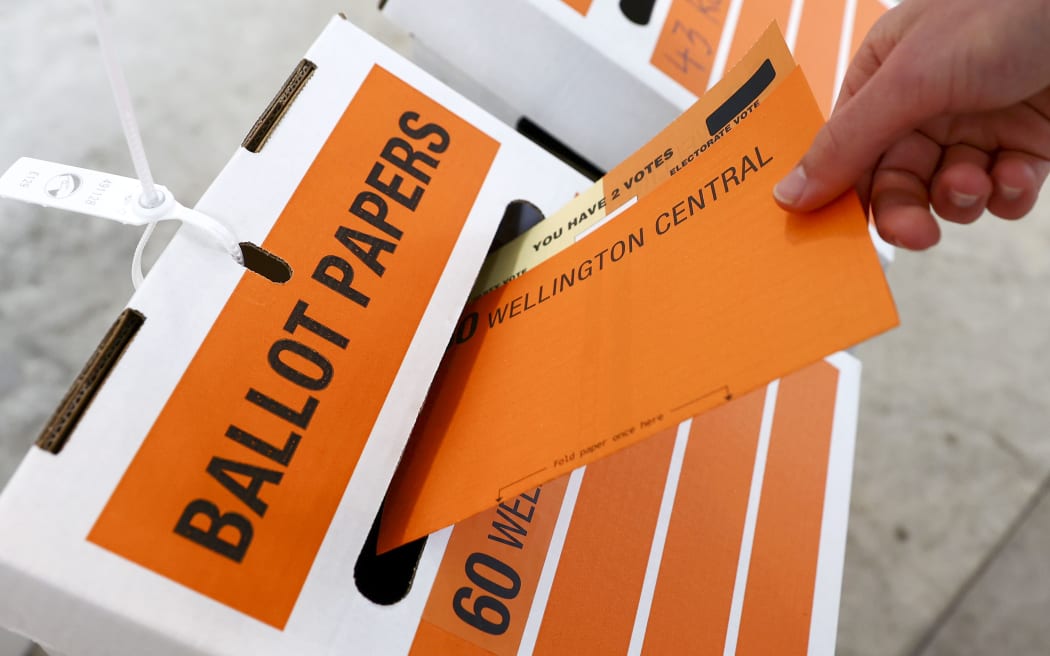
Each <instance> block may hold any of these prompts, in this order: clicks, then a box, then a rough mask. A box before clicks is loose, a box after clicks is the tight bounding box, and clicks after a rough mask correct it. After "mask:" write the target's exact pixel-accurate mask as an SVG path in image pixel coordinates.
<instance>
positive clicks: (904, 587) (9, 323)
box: [0, 0, 1050, 656]
mask: <svg viewBox="0 0 1050 656" xmlns="http://www.w3.org/2000/svg"><path fill="white" fill-rule="evenodd" d="M110 5H111V7H112V11H113V15H114V18H115V28H116V32H117V34H118V48H119V50H120V52H121V53H122V55H123V60H124V61H125V65H126V67H127V76H128V79H129V83H130V85H131V88H132V90H133V95H134V100H135V103H136V108H137V110H138V113H139V119H140V122H141V124H142V130H143V135H144V140H145V144H146V147H147V151H148V153H149V155H150V160H151V163H152V164H153V169H154V175H155V176H156V177H157V179H158V180H159V181H160V182H162V183H163V184H165V185H167V186H168V187H170V188H171V189H173V190H174V191H175V192H176V194H177V195H178V197H179V198H180V200H181V201H182V202H183V203H186V204H191V203H193V202H195V200H196V199H197V197H199V196H200V194H201V193H202V192H203V191H204V189H205V187H206V186H207V184H208V183H209V181H210V180H211V179H212V178H213V177H214V175H215V174H216V173H217V172H218V171H219V169H220V168H221V167H222V165H223V163H224V162H225V161H226V159H227V158H228V157H229V155H230V154H231V153H232V152H233V151H234V149H235V148H236V147H237V145H238V144H239V143H240V140H241V138H242V136H243V134H244V132H245V131H246V130H247V129H248V128H249V127H250V126H251V124H252V122H253V121H254V119H255V117H256V115H257V114H258V113H259V111H260V110H261V109H262V108H263V107H264V106H265V105H266V103H267V102H268V101H269V99H270V97H271V95H272V94H273V92H274V91H275V89H276V88H277V87H278V86H279V85H280V83H281V82H282V81H283V80H284V78H285V76H286V75H287V74H288V72H289V71H290V70H291V68H292V66H293V65H294V63H295V62H297V61H298V59H299V57H300V56H301V55H302V53H303V52H304V51H305V49H306V48H307V46H308V45H309V44H310V42H311V41H312V39H313V37H314V36H315V35H316V34H317V33H318V32H319V31H320V29H321V28H322V27H323V25H324V24H325V22H326V20H327V18H328V17H329V16H330V15H332V14H333V13H335V12H337V11H344V12H347V13H348V14H350V16H351V17H352V18H354V19H355V20H356V21H358V22H361V23H367V24H368V25H370V26H373V29H377V30H379V31H380V32H382V34H384V35H385V38H387V39H392V40H394V41H395V42H399V43H403V41H398V36H397V34H396V31H395V30H392V29H390V28H389V27H384V26H383V24H382V23H381V22H379V21H378V20H377V19H376V17H375V16H374V14H373V9H372V6H373V3H372V2H371V1H368V0H363V1H360V2H356V3H350V2H336V1H333V0H314V2H311V3H290V2H279V1H278V0H235V1H229V0H228V1H227V2H224V3H222V5H221V8H219V7H218V6H217V4H216V3H205V2H203V0H195V1H191V2H182V3H170V2H169V3H156V2H132V0H113V1H112V2H111V3H110ZM147 26H148V29H149V31H148V32H147V31H146V29H147ZM0 89H2V90H3V91H2V92H0V167H6V166H7V165H8V164H9V163H10V162H12V161H13V160H14V159H16V158H17V157H19V156H22V155H31V156H35V157H41V158H45V159H53V160H57V161H62V162H67V163H70V164H76V165H81V166H86V167H96V168H100V169H103V170H108V171H113V172H116V173H122V174H125V175H132V171H131V166H130V163H129V160H128V157H127V155H126V150H125V146H124V143H123V140H122V137H121V133H120V128H119V125H118V124H117V120H116V117H115V114H114V112H113V106H112V101H111V100H110V97H109V90H108V86H107V82H106V80H105V76H104V73H103V70H102V67H101V63H100V59H99V55H98V51H97V46H96V43H95V39H94V34H93V28H92V21H91V15H90V12H89V10H88V6H87V3H85V2H82V1H75V0H54V1H53V2H48V3H29V2H18V3H16V2H13V1H12V0H3V2H0ZM1048 215H1050V201H1044V202H1042V203H1041V204H1040V206H1039V207H1038V208H1037V209H1036V211H1035V212H1034V213H1033V216H1032V217H1030V218H1029V219H1026V220H1025V221H1021V222H1017V223H1004V222H1000V221H998V220H996V219H994V218H985V219H983V220H981V221H980V222H978V224H976V225H974V226H968V227H959V226H947V227H946V229H945V237H944V240H943V242H942V244H941V245H940V246H938V247H937V248H936V249H934V250H933V251H931V252H929V253H923V254H909V253H902V254H900V255H899V257H898V260H897V262H896V263H895V264H894V265H893V266H892V267H891V269H890V272H889V278H890V282H891V285H892V287H893V290H894V293H895V296H896V299H897V303H898V305H899V308H900V312H901V319H902V326H901V328H899V329H898V330H896V331H894V332H893V333H891V334H889V335H886V336H884V337H881V338H879V339H877V340H874V341H872V342H870V343H868V344H865V345H863V346H861V347H860V348H859V349H858V354H859V355H860V357H861V358H862V360H863V361H864V365H865V372H864V389H863V393H862V408H861V420H860V431H859V436H858V448H857V461H856V476H855V481H854V492H853V504H852V511H851V517H850V532H849V542H848V548H847V558H846V573H845V582H844V590H843V606H842V615H841V624H840V631H839V648H838V653H839V654H841V655H843V656H906V655H907V656H911V655H915V656H927V655H929V656H934V655H936V656H940V655H941V654H963V655H967V654H1008V655H1014V654H1016V655H1020V656H1027V655H1033V656H1035V655H1039V654H1047V653H1050V629H1048V626H1050V624H1048V623H1047V621H1046V618H1048V617H1050V548H1048V546H1050V500H1048V499H1047V498H1046V497H1047V494H1046V493H1047V489H1048V488H1047V485H1046V484H1045V483H1044V482H1045V481H1046V480H1047V477H1048V474H1050V372H1048V370H1047V367H1048V365H1050V355H1048V351H1050V331H1048V329H1047V326H1048V325H1050V216H1048ZM137 237H138V234H137V232H136V231H135V230H134V229H131V228H125V227H120V226H116V225H108V224H106V223H105V222H103V221H99V220H94V219H88V218H84V217H79V216H72V215H62V214H58V213H55V212H49V211H44V210H40V209H37V208H32V207H27V206H21V205H17V204H14V203H10V202H0V426H2V427H3V428H2V429H0V484H2V482H3V481H5V480H6V479H7V477H8V476H9V475H10V473H11V471H12V470H13V468H14V467H15V466H16V464H17V462H18V460H19V459H20V458H21V456H22V454H23V453H24V452H25V451H26V450H27V449H28V448H29V446H30V444H31V443H32V441H33V440H34V439H35V437H36V432H37V431H38V430H39V428H40V427H41V425H42V424H43V422H44V421H45V419H46V418H47V416H48V415H49V414H50V412H51V410H52V409H53V407H54V406H55V404H56V403H57V402H58V400H59V399H60V398H61V396H62V394H63V393H64V392H65V390H66V388H67V386H68V384H69V383H70V381H71V380H72V378H73V377H74V376H75V374H76V372H77V371H78V370H79V369H80V367H81V365H82V364H83V362H84V361H85V360H86V359H87V357H88V355H89V354H90V352H91V350H92V349H93V348H94V346H95V344H96V343H97V341H98V339H99V337H100V336H101V335H102V334H103V332H104V331H105V329H106V328H107V327H108V326H109V324H110V322H111V321H112V320H113V318H114V317H115V316H116V314H117V313H118V311H119V309H120V308H121V307H122V306H123V304H124V302H125V301H126V299H127V297H128V296H129V295H130V293H131V284H130V278H129V274H128V271H129V262H130V258H131V253H132V250H133V248H134V243H135V241H136V239H137ZM162 243H163V236H162V237H161V238H158V239H156V240H155V244H154V248H153V252H154V253H155V252H156V249H157V248H159V246H160V245H161V244H162ZM0 594H4V591H0ZM26 648H27V645H26V643H25V642H24V641H21V640H18V639H16V638H13V637H8V636H4V635H2V634H0V656H8V655H14V654H21V653H23V652H24V650H25V649H26Z"/></svg>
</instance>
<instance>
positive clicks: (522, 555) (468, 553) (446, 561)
mask: <svg viewBox="0 0 1050 656" xmlns="http://www.w3.org/2000/svg"><path fill="white" fill-rule="evenodd" d="M568 484H569V477H568V476H563V477H561V478H558V479H555V480H553V481H551V482H550V483H547V484H546V485H544V486H543V487H542V488H538V489H536V490H535V491H534V492H531V493H526V494H524V495H521V496H518V497H515V498H513V499H508V500H506V501H504V502H503V503H502V504H501V505H499V506H497V507H496V508H493V509H492V510H490V511H488V512H484V513H481V514H479V515H475V516H474V517H471V518H470V519H468V520H466V521H462V522H460V523H459V524H456V527H455V528H454V529H453V530H452V535H451V537H449V541H448V546H447V547H446V548H445V555H444V556H443V557H442V559H441V566H440V568H439V569H438V574H437V578H436V579H435V580H434V585H433V586H432V588H431V591H430V597H428V598H427V605H426V607H425V608H424V610H423V619H424V620H425V621H427V622H430V623H432V624H433V625H435V626H438V627H441V629H443V630H444V631H447V632H449V633H451V634H455V635H457V636H459V637H460V638H462V639H463V640H466V641H469V642H470V643H471V644H475V645H478V646H480V647H484V648H485V650H486V651H485V653H492V654H500V655H501V656H502V655H504V654H507V655H512V654H516V653H518V645H519V643H520V642H521V635H522V631H523V630H524V629H525V623H526V621H527V620H528V615H529V610H530V609H531V607H532V599H533V597H535V595H536V585H537V583H538V582H539V578H540V573H541V572H542V570H543V563H544V562H545V561H546V559H547V550H548V548H549V547H550V542H551V536H552V535H553V533H554V525H555V524H556V523H557V521H558V515H559V513H560V511H561V504H562V500H563V499H564V497H565V489H566V487H567V486H568ZM476 554H482V557H480V558H479V557H478V556H477V555H476ZM504 567H506V568H508V570H507V572H513V574H512V575H511V576H510V577H508V575H507V572H505V573H504V574H500V573H499V571H498V570H500V569H502V568H504ZM471 576H473V577H474V578H475V579H478V577H485V580H484V581H481V582H480V585H479V581H478V580H471ZM514 577H517V579H518V580H519V581H520V589H518V590H517V591H515V592H514V593H513V594H510V593H509V592H503V590H504V589H507V588H513V587H514V586H512V585H511V583H512V580H511V579H512V578H514ZM486 587H489V588H491V589H489V590H486V589H485V588H486ZM464 589H466V590H467V591H468V593H464V592H461V591H462V590H464ZM482 598H485V600H483V601H482ZM484 606H488V608H483V607H484ZM457 608H458V609H459V610H458V611H457ZM478 612H480V614H481V616H480V618H478V617H477V613H478ZM504 618H506V622H505V626H504ZM417 641H418V639H417ZM418 653H420V654H427V653H434V652H427V651H422V650H420V651H419V652H418Z"/></svg>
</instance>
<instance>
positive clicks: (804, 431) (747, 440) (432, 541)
mask: <svg viewBox="0 0 1050 656" xmlns="http://www.w3.org/2000/svg"><path fill="white" fill-rule="evenodd" d="M46 183H47V181H46V180H39V181H35V180H31V181H29V182H28V183H27V184H30V185H33V184H40V185H46ZM585 186H586V181H585V180H584V179H583V178H582V177H580V176H579V175H577V174H575V173H574V172H572V171H571V170H569V169H568V168H567V167H565V166H564V165H563V164H561V163H560V162H558V161H557V160H555V159H554V158H552V157H551V156H549V155H547V154H546V153H543V152H542V151H540V150H539V149H538V148H536V147H535V146H533V145H532V144H530V143H528V142H527V141H526V140H524V139H523V138H521V137H520V136H518V135H516V134H515V133H514V132H513V131H512V130H510V129H509V128H507V127H506V126H504V125H502V124H501V123H500V122H498V121H497V120H495V119H494V118H493V117H491V116H489V115H487V114H486V113H484V112H483V111H481V110H479V109H478V108H477V107H476V106H474V105H472V104H470V103H469V102H467V101H466V100H464V99H463V98H462V97H460V96H458V95H456V94H455V93H453V92H451V91H450V90H449V89H447V88H446V87H444V86H442V85H441V84H440V83H438V82H436V81H435V80H434V79H433V78H431V77H429V76H428V75H426V74H424V73H423V72H421V71H420V70H419V69H417V68H416V67H414V66H413V65H412V64H410V63H408V62H406V61H405V60H403V59H401V58H400V57H398V56H397V55H395V54H393V53H391V52H389V51H388V50H386V49H385V48H384V47H383V46H381V45H379V44H378V43H377V42H375V41H374V40H372V39H371V38H370V37H368V36H367V35H365V34H363V33H362V32H360V31H359V30H357V29H356V28H355V27H353V26H352V25H350V24H349V23H348V22H346V21H345V20H343V19H341V18H336V19H333V21H332V22H331V23H330V24H329V26H328V27H327V29H326V30H325V31H324V33H323V34H322V35H321V37H320V38H319V39H318V41H317V42H316V43H315V44H314V46H313V47H312V48H311V49H310V50H309V52H308V53H307V54H306V57H305V59H304V60H303V62H301V63H300V65H299V66H298V67H297V68H296V69H295V72H294V73H293V74H292V76H291V77H290V78H289V81H288V83H287V84H286V85H285V87H284V88H283V89H281V91H280V92H279V93H278V95H277V96H276V97H275V99H274V101H273V103H272V104H271V106H270V107H269V108H268V109H267V111H266V112H265V113H264V114H263V116H262V117H261V118H260V121H259V123H258V124H257V125H256V126H255V128H253V130H252V131H251V133H250V134H249V136H248V137H247V138H246V140H245V143H244V144H243V148H241V149H239V150H238V151H237V153H236V154H235V155H234V157H233V158H232V159H231V161H230V163H229V164H228V165H227V167H226V168H225V169H224V170H223V172H222V173H221V174H220V175H219V177H218V178H217V179H216V181H215V183H214V184H213V186H212V187H211V188H210V189H209V190H208V192H207V193H206V194H205V196H204V197H203V198H202V199H201V201H200V203H199V204H198V206H197V209H198V210H200V211H202V212H205V213H207V214H209V215H212V216H214V217H216V218H218V219H220V220H222V221H223V222H224V223H226V224H227V225H228V226H230V227H231V228H232V229H233V230H234V231H235V233H236V234H237V235H238V236H239V237H240V238H241V239H242V240H243V241H245V242H250V243H252V244H255V245H258V246H260V247H261V248H262V249H263V254H262V255H261V256H260V257H262V258H263V260H264V261H268V262H270V260H268V259H267V256H266V253H270V254H272V255H274V256H276V257H278V258H280V260H281V262H279V263H278V268H279V269H280V268H281V266H286V267H287V270H289V271H290V279H288V280H286V281H284V282H274V281H273V280H270V279H267V278H264V277H263V276H261V275H259V274H257V273H255V272H254V271H248V270H245V269H244V268H242V267H239V266H238V265H236V264H235V263H233V262H232V261H231V260H230V259H229V257H228V255H227V254H226V253H224V252H223V251H222V249H220V248H219V247H217V246H215V245H214V244H212V243H210V242H209V241H208V240H207V239H205V238H204V237H203V236H202V235H200V234H198V233H197V232H195V231H194V230H192V229H190V228H184V229H182V230H181V231H180V232H179V233H178V234H177V235H176V237H175V238H174V240H173V241H172V243H171V244H170V245H169V247H168V248H167V249H166V250H165V252H164V253H163V255H162V257H161V258H160V260H159V261H158V262H157V264H156V265H155V267H154V269H153V270H152V271H151V273H150V275H149V276H148V277H147V278H146V280H145V283H144V285H143V286H142V287H141V288H140V289H139V290H138V291H137V292H136V294H135V295H134V296H133V297H132V298H131V299H130V300H129V303H128V311H126V312H125V313H124V314H123V315H122V316H121V318H120V319H119V320H118V322H117V323H116V324H115V326H114V329H113V330H112V331H111V332H110V334H108V335H107V336H106V338H105V339H104V340H103V342H102V344H101V345H100V348H99V350H98V352H97V353H96V355H95V356H94V357H93V358H92V360H91V361H90V362H89V363H88V365H87V367H86V368H85V370H84V372H83V374H82V375H81V377H80V378H78V380H77V381H76V382H75V384H74V386H73V388H72V389H71V391H70V394H69V396H68V397H67V398H66V399H65V400H64V401H63V403H62V405H61V406H60V408H59V409H58V411H57V412H56V415H55V417H54V419H53V421H52V422H51V423H49V425H48V426H47V427H46V428H45V431H44V434H43V435H42V438H41V440H40V442H39V444H38V446H37V447H34V448H33V449H31V450H30V452H29V453H28V454H27V456H26V459H25V461H24V462H23V463H22V465H21V467H20V468H19V470H18V471H17V472H16V474H15V476H14V477H13V478H12V479H11V481H10V483H9V484H8V486H7V488H6V489H5V490H4V492H3V495H2V496H0V589H2V590H3V591H4V593H3V595H0V624H2V625H3V626H5V627H9V628H11V629H13V630H15V631H17V632H19V633H21V634H23V635H25V636H27V637H29V638H32V639H33V640H36V641H37V642H39V643H41V644H42V645H44V646H45V648H47V649H49V650H52V651H53V652H54V653H55V654H69V655H74V654H87V655H90V654H100V655H101V654H107V655H108V654H118V655H119V654H128V655H131V654H136V655H137V654H144V653H148V654H209V655H211V654H216V655H218V654H223V655H234V654H253V655H256V654H275V655H276V654H354V653H361V654H408V653H418V654H435V653H439V654H441V653H443V654H471V653H477V654H486V653H491V654H512V653H537V654H557V653H564V652H565V650H566V649H568V648H571V649H572V650H573V651H576V652H579V653H609V651H612V652H614V653H619V652H628V653H651V654H661V653H680V652H681V651H682V650H683V649H691V648H693V647H696V646H698V645H702V646H704V647H705V648H708V649H711V650H714V651H715V652H717V653H722V652H723V650H724V649H729V648H730V647H731V646H733V645H737V646H739V647H740V648H741V649H745V648H747V649H751V650H752V651H755V652H756V653H764V651H763V650H767V649H768V648H769V646H770V645H776V646H777V647H783V646H785V645H790V647H791V649H792V652H791V653H809V654H829V653H831V652H832V651H833V645H834V638H835V628H836V620H837V612H838V591H839V587H840V584H841V570H842V559H843V554H844V549H845V535H846V516H847V511H848V500H849V481H850V474H851V469H852V450H853V439H854V431H855V426H856V409H857V401H858V384H859V372H860V367H859V363H858V362H857V361H856V360H855V359H854V358H852V357H851V356H849V355H846V354H837V355H834V356H831V357H829V358H827V359H826V360H823V361H821V362H818V363H816V364H814V365H812V366H810V367H807V368H805V369H803V370H801V371H799V372H796V373H794V374H792V375H790V376H787V377H785V378H784V379H782V380H781V381H778V382H775V383H772V384H771V385H769V386H768V387H766V388H764V389H760V390H758V391H755V392H752V393H750V394H747V395H744V396H742V397H740V398H738V399H736V400H734V401H732V402H730V403H728V404H726V405H724V406H721V407H720V408H718V409H716V410H714V411H712V412H709V413H706V414H704V415H702V416H700V417H697V418H694V419H693V420H690V421H687V422H685V423H683V424H681V425H680V426H678V427H677V428H676V429H673V430H669V431H666V432H665V433H662V434H659V435H657V436H655V437H653V438H651V439H649V440H647V441H645V442H643V443H641V444H638V445H636V446H634V447H632V448H630V449H627V450H625V451H623V452H621V453H619V454H616V455H614V456H610V457H608V458H606V459H604V460H602V461H601V462H599V463H595V464H593V465H590V466H589V467H587V468H585V469H578V470H576V471H575V472H574V473H573V474H571V475H570V476H567V477H564V478H562V479H557V480H555V481H552V482H550V483H547V484H545V485H544V486H542V487H538V488H536V489H535V490H531V491H529V492H526V493H523V494H521V495H520V496H518V497H515V498H513V499H508V500H505V501H504V502H503V503H501V504H499V505H498V506H496V507H494V508H492V509H491V510H490V511H488V512H486V513H482V514H481V515H478V516H476V517H474V518H471V519H468V520H466V521H464V522H461V523H459V524H457V525H456V526H454V527H452V528H449V529H445V530H444V531H441V532H439V533H436V534H434V535H432V536H430V537H429V538H428V539H427V540H426V541H425V542H423V543H419V542H417V543H414V544H413V545H408V546H407V547H405V548H404V550H402V551H400V552H395V553H400V555H399V556H398V558H400V559H401V564H398V563H397V562H395V563H394V565H393V566H392V565H390V560H389V559H387V560H385V561H384V560H383V559H375V558H373V557H372V556H371V554H370V553H369V550H368V548H367V547H366V545H367V544H368V541H369V539H370V538H369V534H370V532H371V530H372V528H373V524H374V521H375V518H376V516H377V514H378V513H379V510H380V506H381V503H382V500H383V497H384V495H385V493H386V490H387V486H388V484H389V481H390V479H391V477H392V476H393V474H394V470H395V468H396V466H397V463H398V459H399V457H400V455H401V453H402V450H403V449H404V446H405V442H406V440H407V439H408V435H409V431H410V429H411V427H412V424H413V422H414V420H415V417H416V414H417V412H418V410H419V407H420V406H421V404H422V403H423V400H424V396H425V394H426V391H427V388H428V386H429V385H430V381H431V379H432V378H433V375H434V372H435V370H436V369H437V367H438V364H439V361H440V358H441V355H442V353H443V351H444V348H445V345H446V344H447V342H448V340H449V338H450V335H451V334H452V332H453V329H454V327H455V325H456V322H457V320H458V318H459V313H460V310H461V308H462V306H463V303H464V301H465V299H466V298H467V295H468V292H469V290H470V288H471V285H472V284H473V283H474V278H475V275H476V274H477V271H478V269H479V267H480V265H481V261H482V259H483V258H484V256H485V254H486V252H487V251H488V248H489V245H490V243H491V242H492V238H493V235H494V234H495V233H496V229H497V224H498V223H499V222H500V219H501V217H503V216H504V214H505V211H506V209H507V207H508V205H509V204H511V203H512V202H513V201H516V200H520V199H525V200H528V201H529V202H531V203H533V204H535V205H536V206H538V207H539V208H540V209H541V210H543V211H545V212H550V211H552V210H554V209H556V208H557V207H559V206H560V205H562V204H563V203H564V202H565V201H567V200H568V199H569V198H571V197H572V196H573V195H574V194H575V193H577V192H579V191H581V190H582V189H583V188H584V187H585ZM100 191H101V192H102V193H104V191H105V190H104V189H102V190H86V191H85V193H87V192H92V193H99V192H100ZM271 264H272V262H271ZM256 268H258V267H256ZM187 417H192V418H193V422H192V423H193V425H194V426H195V427H197V430H195V431H186V430H183V428H184V426H185V425H186V423H187V421H186V419H187ZM406 563H407V565H406ZM383 577H389V581H386V580H384V578H383ZM395 579H396V580H395ZM771 641H772V642H771Z"/></svg>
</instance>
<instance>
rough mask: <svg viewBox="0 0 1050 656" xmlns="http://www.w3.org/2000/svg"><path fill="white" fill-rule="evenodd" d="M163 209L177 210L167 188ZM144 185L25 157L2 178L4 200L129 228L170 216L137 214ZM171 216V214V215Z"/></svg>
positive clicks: (152, 211) (150, 212)
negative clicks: (86, 216) (64, 211)
mask: <svg viewBox="0 0 1050 656" xmlns="http://www.w3.org/2000/svg"><path fill="white" fill-rule="evenodd" d="M158 191H159V192H160V193H162V194H163V195H164V202H163V203H162V205H161V207H163V206H164V205H168V207H167V208H164V209H167V210H169V212H170V210H172V209H174V205H175V199H174V197H173V196H172V195H171V192H169V191H168V190H167V189H165V188H164V187H158ZM141 192H142V185H141V184H139V181H138V180H136V179H134V178H126V177H124V176H120V175H112V174H110V173H102V172H100V171H92V170H90V169H82V168H80V167H77V166H69V165H68V164H57V163H55V162H47V161H44V160H40V159H34V158H32V157H23V158H21V159H19V160H18V161H17V162H15V163H14V164H13V165H12V166H11V168H9V169H8V170H7V172H6V173H4V174H3V176H0V197H4V198H10V199H12V200H20V201H24V202H27V203H33V204H35V205H42V206H44V207H53V208H55V209H60V210H67V211H70V212H78V213H80V214H88V215H91V216H97V217H99V218H102V219H109V220H110V221H117V222H118V223H124V224H127V225H146V224H147V223H152V222H154V221H157V220H158V219H161V218H168V217H167V216H157V211H156V210H157V209H160V208H152V209H147V208H142V210H143V211H141V212H137V211H135V208H134V207H133V204H137V203H138V198H139V196H140V194H141ZM169 216H170V214H169ZM172 218H174V217H172Z"/></svg>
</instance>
